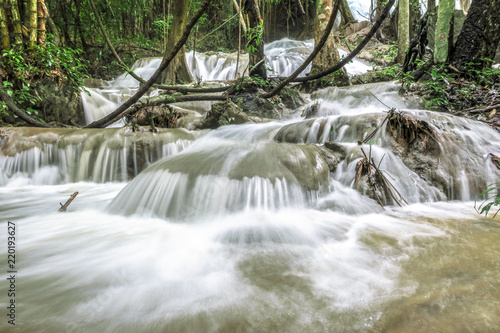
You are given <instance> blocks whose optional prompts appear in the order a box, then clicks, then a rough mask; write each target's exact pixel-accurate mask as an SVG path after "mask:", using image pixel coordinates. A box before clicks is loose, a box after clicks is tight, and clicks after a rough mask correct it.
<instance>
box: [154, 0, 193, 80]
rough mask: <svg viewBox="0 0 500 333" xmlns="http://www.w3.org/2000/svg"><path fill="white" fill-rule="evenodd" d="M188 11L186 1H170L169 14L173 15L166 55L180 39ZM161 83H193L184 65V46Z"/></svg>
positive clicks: (187, 68) (164, 74) (187, 2)
mask: <svg viewBox="0 0 500 333" xmlns="http://www.w3.org/2000/svg"><path fill="white" fill-rule="evenodd" d="M188 10H189V1H188V0H184V1H178V0H176V1H172V9H171V13H172V15H173V22H172V26H171V27H170V31H169V33H168V40H167V49H166V53H167V52H171V50H172V49H173V48H174V46H175V44H176V43H177V41H178V40H179V39H180V38H181V36H182V33H183V31H184V29H185V27H186V24H187V14H188ZM161 81H162V83H164V84H176V83H186V82H191V81H193V78H192V76H191V72H190V71H189V67H188V66H187V63H186V51H185V48H184V46H183V47H182V49H181V50H180V51H179V53H178V54H177V56H176V57H175V58H174V59H173V60H172V63H171V64H170V65H169V66H168V68H167V70H166V71H165V72H164V73H163V74H162V78H161Z"/></svg>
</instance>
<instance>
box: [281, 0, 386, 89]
mask: <svg viewBox="0 0 500 333" xmlns="http://www.w3.org/2000/svg"><path fill="white" fill-rule="evenodd" d="M394 2H395V0H389V3H388V4H387V5H386V6H385V8H384V11H383V12H382V14H381V15H380V17H379V18H378V19H377V21H376V22H375V24H374V25H373V26H372V28H371V30H370V31H369V32H368V34H367V35H366V37H365V38H364V39H363V40H362V41H361V43H359V45H358V46H357V47H356V48H355V49H354V50H353V51H352V52H351V53H349V55H348V56H347V57H345V58H344V59H342V60H341V61H339V62H338V63H337V64H335V66H333V67H332V68H330V69H327V70H326V71H323V72H321V73H318V74H316V75H310V76H306V77H299V78H295V79H293V80H290V82H307V81H311V80H317V79H320V78H322V77H323V76H327V75H329V74H332V73H333V72H335V71H338V70H339V69H341V68H342V67H344V66H345V65H346V64H347V63H349V61H351V60H352V59H353V58H354V57H355V56H356V55H357V54H358V53H359V52H361V50H362V49H363V48H364V47H365V46H366V44H368V42H369V41H370V39H371V38H372V37H373V35H375V33H376V32H377V30H378V28H380V26H381V25H382V22H383V21H384V20H385V18H386V17H387V15H389V11H390V10H391V8H392V6H393V5H394Z"/></svg>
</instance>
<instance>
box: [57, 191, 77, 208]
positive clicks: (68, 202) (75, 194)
mask: <svg viewBox="0 0 500 333" xmlns="http://www.w3.org/2000/svg"><path fill="white" fill-rule="evenodd" d="M77 195H78V192H75V193H73V194H72V195H71V196H70V197H69V199H68V201H66V203H65V204H64V205H63V204H62V203H59V204H60V205H61V208H59V212H65V211H66V208H68V206H69V205H70V203H71V202H72V201H73V200H74V199H75V198H76V196H77Z"/></svg>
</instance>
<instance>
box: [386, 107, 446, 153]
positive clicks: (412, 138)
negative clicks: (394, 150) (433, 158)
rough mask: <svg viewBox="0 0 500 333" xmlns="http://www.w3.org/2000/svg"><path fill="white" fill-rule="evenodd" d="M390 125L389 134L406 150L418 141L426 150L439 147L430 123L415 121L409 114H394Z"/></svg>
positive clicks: (390, 119)
mask: <svg viewBox="0 0 500 333" xmlns="http://www.w3.org/2000/svg"><path fill="white" fill-rule="evenodd" d="M388 125H389V126H388V127H387V129H388V131H389V133H390V134H391V135H392V137H394V138H395V139H396V141H397V142H398V143H399V144H401V145H402V146H404V147H405V149H406V150H408V148H409V147H410V146H411V145H413V144H414V143H416V142H417V141H420V142H421V143H422V145H423V147H424V149H431V148H433V147H436V146H437V142H438V140H437V139H436V133H435V131H434V128H433V127H432V126H431V125H430V124H429V123H428V122H426V121H423V120H419V119H415V118H414V117H413V116H412V115H410V114H408V113H404V112H392V114H391V116H390V118H389V123H388Z"/></svg>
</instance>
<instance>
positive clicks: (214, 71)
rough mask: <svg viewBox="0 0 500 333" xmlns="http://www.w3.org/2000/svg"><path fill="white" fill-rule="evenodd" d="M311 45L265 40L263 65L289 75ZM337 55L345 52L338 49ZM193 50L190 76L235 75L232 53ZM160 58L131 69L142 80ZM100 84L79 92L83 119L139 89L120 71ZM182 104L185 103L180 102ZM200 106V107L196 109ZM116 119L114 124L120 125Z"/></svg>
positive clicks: (354, 67) (358, 64) (355, 70)
mask: <svg viewBox="0 0 500 333" xmlns="http://www.w3.org/2000/svg"><path fill="white" fill-rule="evenodd" d="M313 48H314V41H312V40H309V41H305V42H302V41H296V40H291V39H287V38H285V39H281V40H278V41H274V42H272V43H268V44H266V45H265V46H264V52H265V54H266V57H267V61H266V64H267V65H268V67H269V75H270V76H288V75H290V74H292V73H293V72H294V71H295V70H296V69H297V68H299V66H300V65H301V64H302V63H303V62H304V60H305V59H306V58H307V56H308V55H309V54H310V53H311V52H312V50H313ZM339 53H340V55H341V56H345V55H346V54H347V53H346V52H345V51H343V50H339ZM193 54H194V52H193V51H190V52H187V53H186V62H187V64H188V66H189V69H190V71H191V73H192V75H193V77H194V78H195V79H196V80H197V81H217V80H232V79H234V78H235V77H236V62H237V60H236V58H237V54H236V53H220V52H215V53H214V52H207V53H196V54H194V56H193ZM160 63H161V58H147V59H141V60H138V61H137V62H136V63H135V64H134V66H133V67H132V68H133V69H134V72H135V73H136V74H138V75H139V76H141V77H142V78H143V79H145V80H147V79H149V78H150V77H151V76H152V75H153V73H154V71H155V70H156V69H157V68H158V67H159V66H160ZM247 67H248V54H242V55H241V58H240V63H239V66H238V72H239V73H240V74H243V73H244V72H245V71H248V68H247ZM371 68H372V67H371V66H370V65H368V64H366V63H364V62H363V61H360V60H358V59H354V60H353V61H352V63H349V64H347V65H346V70H347V72H348V73H350V74H353V75H354V74H361V73H364V72H367V71H369V70H370V69H371ZM310 70H311V66H309V67H308V68H306V69H305V70H304V72H303V73H302V75H305V74H307V73H308V72H309V71H310ZM103 85H104V86H103V87H100V88H87V90H88V91H89V93H90V95H89V94H87V93H81V96H82V104H83V109H84V114H85V120H86V122H87V124H88V123H91V122H93V121H95V120H98V119H100V118H102V117H104V116H105V115H107V114H109V113H110V112H112V111H113V110H114V109H116V108H117V107H118V106H119V105H120V104H121V103H123V102H124V101H125V100H126V99H127V98H129V97H130V96H132V95H133V94H134V93H135V92H136V91H137V88H139V82H138V81H137V80H135V79H134V78H133V77H131V76H130V75H127V74H126V73H125V74H122V75H121V76H119V77H118V78H116V79H115V80H112V81H105V82H103ZM157 94H158V91H153V92H151V93H150V94H149V95H148V96H155V95H157ZM180 105H183V106H184V107H186V105H188V104H186V103H180ZM200 106H201V108H200ZM210 106H211V103H210V102H196V103H195V106H193V103H191V105H188V108H189V109H193V108H194V109H196V110H197V111H202V112H206V111H208V110H210ZM122 125H123V123H122V122H118V123H117V124H115V126H122Z"/></svg>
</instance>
